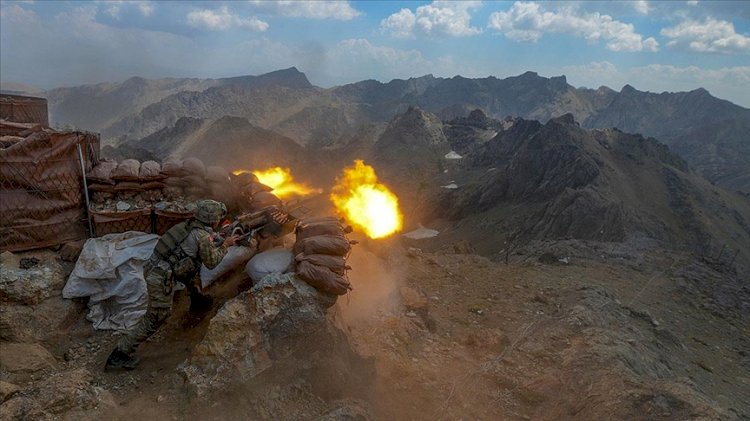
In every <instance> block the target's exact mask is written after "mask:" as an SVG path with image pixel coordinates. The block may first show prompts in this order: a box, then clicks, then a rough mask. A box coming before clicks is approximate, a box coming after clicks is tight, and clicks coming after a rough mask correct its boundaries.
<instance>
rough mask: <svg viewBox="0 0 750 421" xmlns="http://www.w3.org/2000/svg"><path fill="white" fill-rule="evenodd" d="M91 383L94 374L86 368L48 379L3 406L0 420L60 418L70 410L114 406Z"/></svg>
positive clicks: (54, 375) (32, 386) (110, 397)
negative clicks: (60, 415)
mask: <svg viewBox="0 0 750 421" xmlns="http://www.w3.org/2000/svg"><path fill="white" fill-rule="evenodd" d="M92 380H93V377H92V375H91V373H90V372H89V371H88V370H86V369H84V368H78V369H75V370H69V371H64V372H59V373H56V374H53V375H52V376H49V377H45V378H44V379H42V380H40V381H38V382H35V383H34V384H32V385H31V386H29V387H27V388H25V389H23V390H20V391H18V392H17V393H16V394H15V395H13V396H12V397H11V398H10V399H8V400H7V401H6V402H5V403H3V404H2V405H0V419H3V420H26V419H33V420H42V419H57V418H59V414H63V413H65V412H68V411H81V410H89V409H94V408H109V409H111V408H113V407H115V406H116V403H115V401H114V398H113V397H112V395H111V394H110V393H109V392H108V391H106V390H104V389H102V388H100V387H97V386H93V385H92V384H91V382H92Z"/></svg>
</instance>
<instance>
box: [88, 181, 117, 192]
mask: <svg viewBox="0 0 750 421" xmlns="http://www.w3.org/2000/svg"><path fill="white" fill-rule="evenodd" d="M89 191H90V192H103V193H114V192H115V186H113V185H112V184H100V183H91V184H89Z"/></svg>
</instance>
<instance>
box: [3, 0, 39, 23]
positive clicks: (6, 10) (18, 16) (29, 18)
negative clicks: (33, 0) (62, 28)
mask: <svg viewBox="0 0 750 421" xmlns="http://www.w3.org/2000/svg"><path fill="white" fill-rule="evenodd" d="M0 11H2V12H0V21H2V22H8V23H19V24H33V23H36V22H37V21H38V20H39V16H38V15H37V14H36V13H34V12H33V11H31V10H27V9H24V8H23V7H21V6H19V5H17V4H11V5H9V6H3V7H2V8H0Z"/></svg>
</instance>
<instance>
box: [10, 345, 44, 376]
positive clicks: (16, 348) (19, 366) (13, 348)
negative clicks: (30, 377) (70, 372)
mask: <svg viewBox="0 0 750 421" xmlns="http://www.w3.org/2000/svg"><path fill="white" fill-rule="evenodd" d="M56 365H57V363H56V361H55V357H53V356H52V354H50V353H49V351H47V350H46V349H44V348H43V347H42V346H40V345H39V344H15V343H3V344H2V346H0V369H2V370H5V371H8V372H11V373H28V372H35V371H40V370H44V369H47V368H53V367H55V366H56Z"/></svg>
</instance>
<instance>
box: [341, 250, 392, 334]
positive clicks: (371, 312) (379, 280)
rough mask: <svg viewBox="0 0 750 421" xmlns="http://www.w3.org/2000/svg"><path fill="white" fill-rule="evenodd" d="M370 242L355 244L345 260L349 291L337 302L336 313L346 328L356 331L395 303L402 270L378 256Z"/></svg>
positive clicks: (380, 255)
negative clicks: (351, 288) (350, 288)
mask: <svg viewBox="0 0 750 421" xmlns="http://www.w3.org/2000/svg"><path fill="white" fill-rule="evenodd" d="M373 243H374V242H367V241H365V242H363V243H360V244H358V245H355V246H354V247H353V248H352V252H351V254H350V255H349V258H348V259H347V264H348V265H349V266H351V268H352V269H351V270H350V271H349V273H348V276H349V281H350V282H351V284H352V287H353V290H352V291H351V292H350V293H349V294H347V295H346V296H344V297H339V300H338V302H337V304H336V305H337V308H338V313H339V315H340V316H341V320H342V321H343V322H344V324H346V325H347V326H349V327H351V328H356V327H358V326H362V325H365V324H368V322H372V321H373V320H375V319H376V318H378V313H379V312H381V313H382V312H388V311H391V310H393V309H395V308H397V306H398V304H399V298H398V297H399V296H398V288H399V286H400V285H401V284H402V279H403V274H402V271H401V270H400V269H399V268H398V267H395V266H394V265H392V264H390V262H389V259H388V257H387V255H386V256H385V257H383V255H384V253H380V252H379V250H378V249H377V247H375V250H372V248H373V246H375V244H373Z"/></svg>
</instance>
